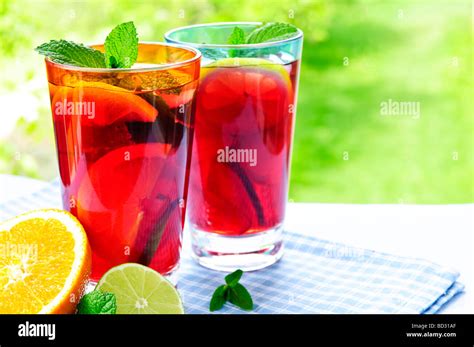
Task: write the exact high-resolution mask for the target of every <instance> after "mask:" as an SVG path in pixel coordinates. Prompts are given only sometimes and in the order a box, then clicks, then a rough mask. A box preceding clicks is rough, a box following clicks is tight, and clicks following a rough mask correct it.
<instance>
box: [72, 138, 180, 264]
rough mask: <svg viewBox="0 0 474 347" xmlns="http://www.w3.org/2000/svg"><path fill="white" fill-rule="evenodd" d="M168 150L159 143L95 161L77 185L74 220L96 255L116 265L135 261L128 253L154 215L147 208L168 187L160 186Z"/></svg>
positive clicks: (122, 151) (141, 145) (167, 158)
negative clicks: (83, 227) (80, 226)
mask: <svg viewBox="0 0 474 347" xmlns="http://www.w3.org/2000/svg"><path fill="white" fill-rule="evenodd" d="M170 150H171V145H169V144H161V143H153V144H137V145H131V146H124V147H121V148H119V149H116V150H114V151H112V152H110V153H108V154H106V155H105V156H103V157H102V158H101V159H99V160H98V161H97V162H95V163H94V164H93V165H92V166H91V167H90V169H89V172H88V175H86V176H85V177H84V179H83V180H82V182H81V185H80V187H79V191H78V199H77V200H78V205H77V215H78V217H79V219H80V220H81V221H82V222H83V223H84V226H85V227H86V228H87V232H88V235H89V240H90V242H91V245H92V247H93V249H94V252H95V253H97V254H98V255H99V256H100V257H102V258H104V259H107V260H110V261H111V262H112V263H113V264H114V265H118V264H121V263H123V262H126V261H136V259H134V258H133V257H134V256H135V255H134V254H133V253H130V252H129V250H131V249H132V248H133V245H134V244H135V242H136V238H137V236H138V235H139V233H140V230H142V229H143V228H146V227H148V226H149V225H150V223H152V221H151V220H150V216H153V215H154V213H149V212H150V211H149V210H147V209H146V208H145V205H146V204H147V203H150V202H151V201H153V200H154V199H155V198H156V196H158V195H159V193H162V192H164V191H166V190H167V189H170V187H171V186H170V185H169V184H164V185H163V186H161V185H159V183H160V182H162V180H161V179H160V176H161V175H162V174H163V172H166V168H165V163H166V164H167V165H171V164H170V163H171V158H169V157H168V156H170V155H172V154H170ZM165 159H166V160H165ZM168 169H169V170H171V171H172V169H170V168H169V167H168ZM111 177H113V179H111ZM112 239H113V240H115V241H114V242H112V243H111V242H110V240H112ZM94 271H95V270H94Z"/></svg>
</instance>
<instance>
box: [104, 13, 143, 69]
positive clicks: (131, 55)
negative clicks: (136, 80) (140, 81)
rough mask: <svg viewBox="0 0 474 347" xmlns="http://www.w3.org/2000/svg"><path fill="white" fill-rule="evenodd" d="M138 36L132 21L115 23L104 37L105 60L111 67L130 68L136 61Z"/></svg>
mask: <svg viewBox="0 0 474 347" xmlns="http://www.w3.org/2000/svg"><path fill="white" fill-rule="evenodd" d="M137 57H138V36H137V29H136V28H135V25H134V24H133V22H127V23H123V24H119V25H117V26H116V27H115V28H114V29H113V30H112V31H111V32H110V34H109V35H108V36H107V38H106V39H105V62H106V65H107V67H111V68H130V67H132V65H133V64H135V62H136V61H137Z"/></svg>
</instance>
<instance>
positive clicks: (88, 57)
mask: <svg viewBox="0 0 474 347" xmlns="http://www.w3.org/2000/svg"><path fill="white" fill-rule="evenodd" d="M35 51H37V52H38V53H39V54H42V55H44V56H47V57H49V58H51V60H53V61H55V62H56V63H60V64H67V65H74V66H81V67H96V68H105V67H106V65H105V56H104V54H103V53H102V52H100V51H98V50H96V49H93V48H90V47H86V46H84V45H82V44H79V43H75V42H72V41H66V40H51V41H49V42H47V43H43V44H42V45H39V46H38V47H36V48H35Z"/></svg>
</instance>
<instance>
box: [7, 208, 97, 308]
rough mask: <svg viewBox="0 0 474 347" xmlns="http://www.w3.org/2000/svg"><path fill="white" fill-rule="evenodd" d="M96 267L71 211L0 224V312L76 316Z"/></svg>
mask: <svg viewBox="0 0 474 347" xmlns="http://www.w3.org/2000/svg"><path fill="white" fill-rule="evenodd" d="M90 268H91V250H90V247H89V243H88V241H87V236H86V233H85V231H84V229H83V227H82V225H81V224H80V223H79V221H78V220H77V219H76V218H75V217H74V216H73V215H72V214H70V213H69V212H66V211H62V210H56V209H43V210H36V211H31V212H27V213H25V214H22V215H19V216H17V217H14V218H12V219H9V220H7V221H5V222H2V223H0V313H17V314H18V313H19V314H28V313H74V312H75V309H76V305H77V303H78V302H79V300H80V298H81V296H82V294H83V293H84V289H85V286H86V284H87V281H88V277H89V273H90Z"/></svg>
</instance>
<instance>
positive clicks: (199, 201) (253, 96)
mask: <svg viewBox="0 0 474 347" xmlns="http://www.w3.org/2000/svg"><path fill="white" fill-rule="evenodd" d="M259 24H260V23H215V24H204V25H194V26H189V27H183V28H178V29H174V30H171V31H169V32H168V33H167V34H166V35H165V38H166V40H167V41H168V42H173V43H181V44H186V45H191V46H193V47H195V48H198V49H199V50H200V51H201V52H202V54H203V61H202V68H201V82H200V86H199V88H198V96H197V109H196V122H195V137H194V145H193V158H192V165H191V166H192V170H191V181H190V201H189V212H188V213H189V214H188V220H189V226H190V229H191V234H192V242H193V250H194V255H195V258H196V259H197V260H198V261H199V263H200V264H202V265H204V266H206V267H210V268H213V269H218V270H224V271H232V270H234V269H236V268H241V269H243V270H255V269H259V268H263V267H266V266H268V265H271V264H273V263H274V262H275V261H277V260H278V259H279V258H280V257H281V255H282V251H283V247H282V246H283V243H282V229H283V222H284V216H285V206H286V201H287V194H288V179H289V165H290V157H291V145H292V137H293V127H294V120H295V112H296V95H297V86H298V76H299V66H300V58H301V46H302V33H301V31H298V33H297V34H296V35H295V36H294V37H292V38H289V39H285V40H281V41H274V42H266V43H259V44H242V45H229V44H228V43H227V40H228V37H229V36H230V34H231V33H232V31H233V29H234V28H235V27H240V28H242V29H243V30H244V31H245V32H247V33H248V32H250V31H251V30H253V29H254V28H256V27H257V26H258V25H259Z"/></svg>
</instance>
